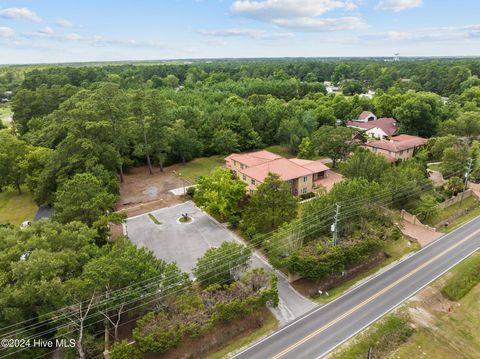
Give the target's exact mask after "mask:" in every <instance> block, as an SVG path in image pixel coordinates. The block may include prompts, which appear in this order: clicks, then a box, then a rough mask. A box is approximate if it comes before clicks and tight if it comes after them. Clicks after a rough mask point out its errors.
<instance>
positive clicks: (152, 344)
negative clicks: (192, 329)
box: [133, 312, 184, 353]
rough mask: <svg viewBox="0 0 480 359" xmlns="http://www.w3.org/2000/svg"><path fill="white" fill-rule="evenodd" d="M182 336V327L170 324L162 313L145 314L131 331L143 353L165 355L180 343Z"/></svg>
mask: <svg viewBox="0 0 480 359" xmlns="http://www.w3.org/2000/svg"><path fill="white" fill-rule="evenodd" d="M145 328H146V329H145ZM183 335H184V328H183V325H181V324H177V325H174V324H172V323H170V321H169V320H168V318H167V315H166V314H165V313H163V312H160V313H158V314H154V313H153V312H150V313H148V314H146V315H145V316H144V317H143V318H142V319H140V320H139V321H138V324H137V328H135V329H134V330H133V338H134V339H135V342H136V344H137V345H138V347H139V348H141V350H142V352H144V353H147V352H154V353H165V352H166V351H167V350H169V349H171V348H174V347H176V346H177V345H178V344H179V343H180V342H181V341H182V339H183Z"/></svg>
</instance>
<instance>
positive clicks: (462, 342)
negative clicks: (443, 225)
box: [331, 252, 480, 359]
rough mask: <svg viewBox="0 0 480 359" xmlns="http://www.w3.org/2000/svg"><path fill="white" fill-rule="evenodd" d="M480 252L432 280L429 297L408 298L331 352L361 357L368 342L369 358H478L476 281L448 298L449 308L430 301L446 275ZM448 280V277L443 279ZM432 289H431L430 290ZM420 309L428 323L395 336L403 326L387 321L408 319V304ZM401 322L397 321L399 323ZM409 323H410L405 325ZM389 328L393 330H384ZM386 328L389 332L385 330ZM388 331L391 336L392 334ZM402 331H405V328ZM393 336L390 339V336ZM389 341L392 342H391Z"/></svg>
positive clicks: (479, 290)
mask: <svg viewBox="0 0 480 359" xmlns="http://www.w3.org/2000/svg"><path fill="white" fill-rule="evenodd" d="M478 258H480V253H478V252H477V253H476V254H474V255H473V256H472V257H470V258H469V259H467V260H466V261H464V262H462V263H461V264H459V265H458V266H456V267H455V268H453V269H452V270H451V271H450V272H449V273H448V274H446V275H445V276H443V277H442V278H440V279H439V280H437V281H436V282H434V283H433V284H432V285H430V286H429V287H427V288H426V289H425V290H426V291H428V293H429V297H427V301H426V302H415V301H414V302H411V303H408V304H405V305H403V306H402V307H400V308H399V309H398V310H397V311H396V314H394V315H393V316H387V317H385V318H384V319H382V320H380V321H379V322H377V323H376V324H374V325H373V326H371V327H370V328H368V329H367V330H365V331H364V332H362V333H360V334H358V335H357V336H355V337H354V338H353V339H352V340H350V341H348V342H347V343H345V344H343V345H342V346H340V347H339V348H338V349H337V350H336V351H335V352H334V353H333V354H332V355H331V357H332V358H335V359H337V358H339V359H363V358H366V356H367V352H368V348H369V347H370V346H372V347H373V348H372V349H373V351H372V357H373V358H387V359H411V358H425V359H428V358H435V359H451V358H456V359H457V358H458V359H467V358H480V331H479V330H478V323H480V306H479V305H478V303H479V302H480V284H478V285H476V286H475V287H474V288H473V289H472V290H471V291H470V292H469V293H468V294H466V295H465V296H464V297H463V298H462V299H460V300H459V301H458V302H452V305H451V308H452V310H451V312H450V313H449V312H447V311H445V310H444V311H440V310H438V309H435V307H436V306H435V305H433V306H430V305H431V303H433V302H435V303H437V302H438V299H437V297H435V293H437V295H439V294H438V292H435V290H438V288H441V287H442V286H443V285H444V283H445V280H446V277H447V278H448V277H451V276H452V274H453V275H458V274H459V273H460V271H461V270H462V268H463V267H464V266H465V265H466V264H468V262H469V261H472V260H478ZM447 280H448V279H447ZM432 288H433V289H435V290H432ZM446 303H447V305H448V303H449V302H446ZM410 307H413V308H417V309H421V310H422V312H424V313H426V314H425V317H426V318H429V325H427V326H420V327H419V326H418V324H416V325H415V328H416V329H415V330H414V332H413V334H410V335H406V336H404V337H403V339H404V340H395V339H397V336H396V335H395V334H397V333H398V331H399V330H400V331H404V329H405V326H402V325H399V323H398V321H397V322H396V323H394V324H396V325H395V326H392V325H391V323H390V325H389V324H388V321H389V320H390V321H391V319H389V318H392V317H397V316H398V317H401V318H404V320H407V321H408V322H411V319H410V317H409V315H408V311H407V310H408V308H410ZM400 324H401V323H400ZM408 326H410V325H408ZM388 328H393V329H395V331H393V332H392V331H391V330H388ZM389 332H390V333H389ZM392 334H394V335H393V337H392ZM405 334H407V333H406V332H405ZM392 338H393V339H392ZM390 342H392V343H393V344H394V345H391V344H392V343H390Z"/></svg>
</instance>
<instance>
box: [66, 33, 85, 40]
mask: <svg viewBox="0 0 480 359" xmlns="http://www.w3.org/2000/svg"><path fill="white" fill-rule="evenodd" d="M61 38H63V39H65V40H68V41H78V40H81V39H82V37H81V36H80V35H79V34H76V33H74V32H71V33H69V34H64V35H61Z"/></svg>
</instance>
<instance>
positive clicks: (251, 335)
mask: <svg viewBox="0 0 480 359" xmlns="http://www.w3.org/2000/svg"><path fill="white" fill-rule="evenodd" d="M265 312H267V314H266V315H267V318H266V320H265V322H264V323H263V325H262V327H261V328H259V329H256V330H253V331H250V332H247V333H245V334H243V335H242V336H241V337H239V338H236V339H235V340H234V341H233V342H232V343H230V344H228V345H227V346H225V347H224V348H223V349H221V350H219V351H217V352H215V353H211V354H209V355H207V356H206V358H207V359H221V358H226V357H227V356H228V354H229V353H232V352H234V351H238V350H240V349H241V348H243V347H245V346H247V345H249V344H251V343H253V342H255V341H256V340H258V339H260V338H262V337H264V336H266V335H268V334H270V333H272V332H273V331H274V330H275V329H277V327H278V321H277V319H276V318H275V316H274V315H273V314H272V313H271V312H270V311H269V310H268V309H267V310H266V311H265Z"/></svg>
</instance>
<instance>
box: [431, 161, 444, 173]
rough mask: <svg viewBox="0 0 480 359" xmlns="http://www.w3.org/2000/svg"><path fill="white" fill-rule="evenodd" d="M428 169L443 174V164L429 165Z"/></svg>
mask: <svg viewBox="0 0 480 359" xmlns="http://www.w3.org/2000/svg"><path fill="white" fill-rule="evenodd" d="M428 169H429V170H432V171H437V172H442V164H441V163H434V164H431V165H428Z"/></svg>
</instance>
